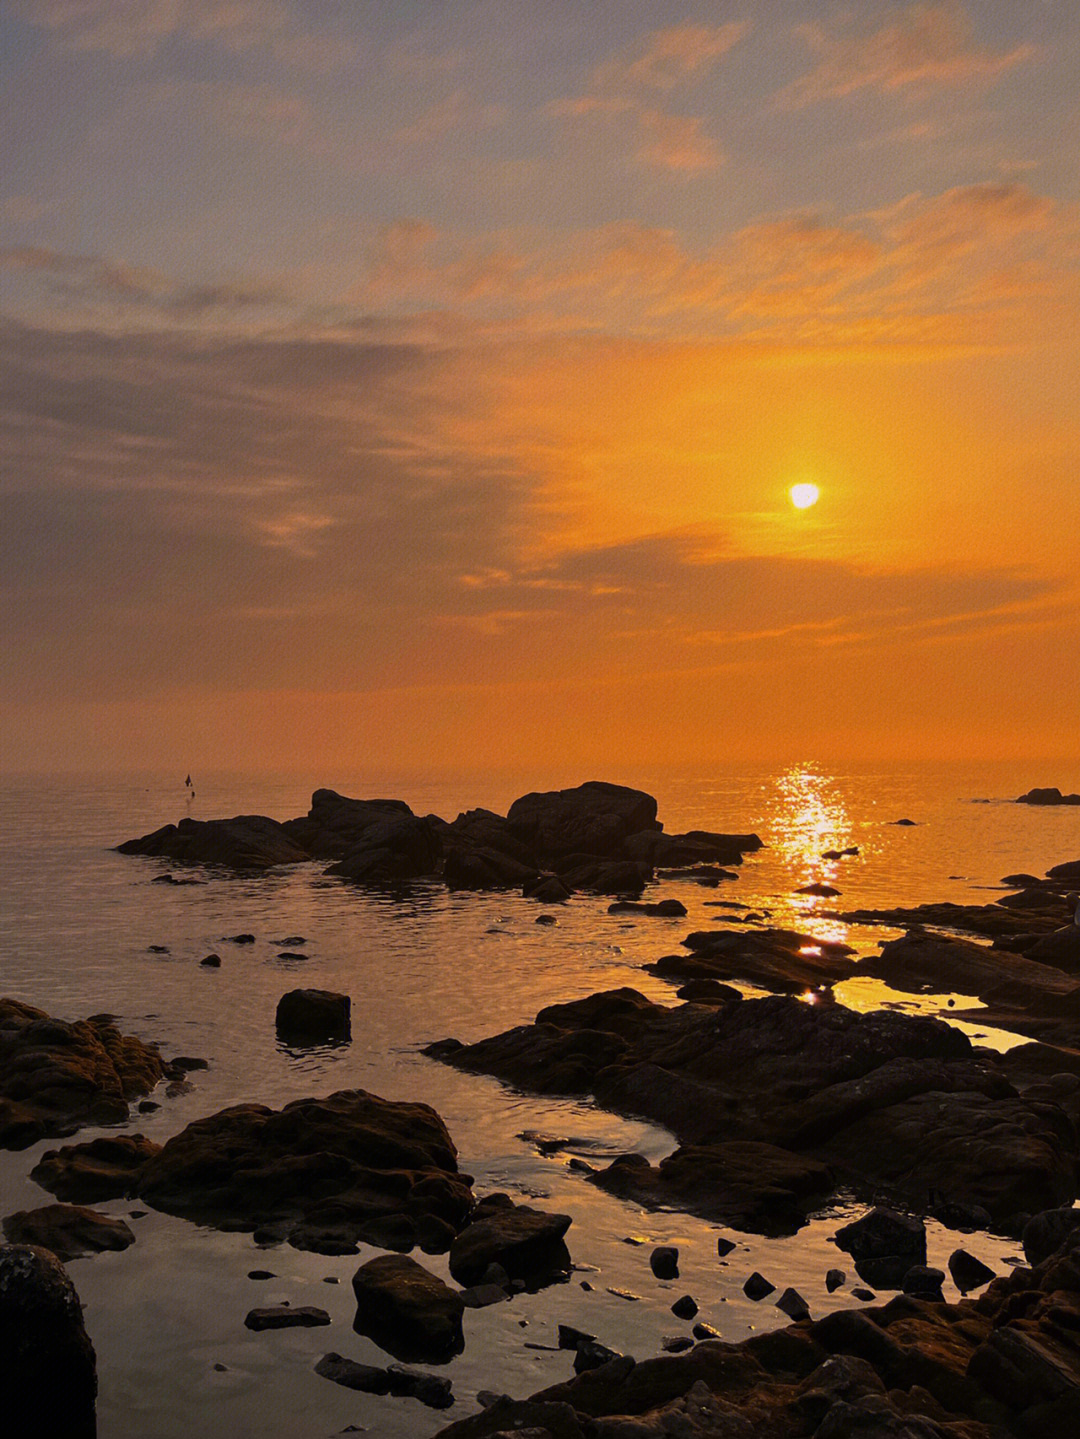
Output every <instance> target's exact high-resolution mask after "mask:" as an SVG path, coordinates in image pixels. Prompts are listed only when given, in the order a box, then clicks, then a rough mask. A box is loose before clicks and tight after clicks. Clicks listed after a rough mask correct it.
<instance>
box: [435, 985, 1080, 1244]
mask: <svg viewBox="0 0 1080 1439" xmlns="http://www.w3.org/2000/svg"><path fill="white" fill-rule="evenodd" d="M428 1053H429V1054H431V1055H433V1056H434V1057H436V1058H440V1059H443V1060H445V1061H446V1062H447V1063H450V1064H454V1065H456V1066H458V1067H460V1068H462V1069H471V1070H476V1071H478V1072H483V1073H489V1074H494V1075H496V1076H497V1077H499V1078H501V1079H503V1080H506V1081H509V1082H510V1083H512V1084H515V1085H518V1086H520V1087H522V1088H531V1089H535V1090H538V1091H540V1092H542V1093H565V1094H592V1095H593V1096H594V1097H595V1098H596V1100H597V1102H598V1103H600V1104H601V1105H602V1106H604V1107H607V1108H611V1109H614V1110H617V1111H618V1112H620V1113H625V1114H634V1115H643V1116H645V1117H647V1118H650V1119H653V1120H655V1121H656V1122H658V1123H661V1124H663V1125H666V1126H667V1127H668V1128H669V1129H671V1130H673V1131H674V1133H675V1134H676V1136H677V1137H678V1138H679V1139H680V1140H681V1141H682V1151H679V1152H677V1153H676V1154H675V1155H672V1156H670V1157H669V1159H668V1160H667V1161H664V1164H666V1165H667V1171H666V1173H667V1175H668V1176H669V1177H667V1178H665V1172H664V1166H663V1165H661V1166H660V1167H659V1169H658V1170H657V1171H653V1170H652V1168H651V1166H648V1165H646V1164H645V1163H644V1162H640V1161H635V1160H633V1159H631V1160H630V1161H627V1160H626V1159H623V1160H622V1161H620V1162H618V1163H617V1164H616V1165H615V1166H613V1168H614V1170H615V1172H614V1174H613V1173H612V1170H611V1169H609V1170H607V1171H603V1173H602V1175H601V1176H597V1177H596V1179H595V1181H594V1182H606V1183H607V1184H608V1185H609V1186H610V1187H612V1188H615V1189H616V1192H623V1193H624V1194H627V1195H628V1196H631V1197H635V1198H637V1199H639V1200H640V1201H641V1202H655V1199H656V1198H657V1197H658V1196H659V1195H660V1194H664V1193H667V1194H673V1193H675V1192H676V1191H675V1187H674V1186H675V1181H676V1180H678V1190H679V1191H681V1193H680V1197H679V1199H678V1200H677V1201H676V1202H678V1203H679V1204H680V1205H685V1207H687V1208H690V1209H693V1210H695V1212H705V1213H707V1214H708V1217H710V1218H714V1219H718V1220H720V1221H722V1222H725V1223H733V1224H734V1223H736V1222H738V1223H740V1224H744V1225H746V1227H748V1228H755V1227H756V1228H758V1229H759V1230H760V1231H762V1232H770V1230H771V1228H772V1225H773V1222H774V1216H775V1214H776V1211H777V1206H778V1205H780V1206H781V1207H782V1209H783V1210H785V1211H786V1212H785V1219H784V1222H785V1226H786V1227H788V1228H790V1227H791V1226H792V1225H797V1224H798V1223H799V1222H801V1220H802V1219H803V1218H805V1216H806V1214H807V1213H808V1212H809V1211H810V1209H811V1208H812V1207H814V1206H815V1205H816V1204H819V1203H820V1201H821V1200H822V1198H823V1197H824V1192H825V1191H827V1190H828V1188H829V1187H830V1185H831V1186H835V1185H836V1184H837V1183H847V1184H850V1185H851V1186H852V1187H854V1188H855V1189H856V1191H861V1192H867V1193H874V1192H880V1193H882V1194H885V1195H889V1194H891V1195H892V1196H893V1198H894V1199H895V1200H899V1201H901V1202H903V1203H910V1204H914V1205H916V1206H918V1207H922V1208H926V1207H928V1206H929V1205H930V1203H931V1199H932V1197H933V1198H934V1200H935V1201H936V1202H937V1203H938V1207H939V1210H940V1212H941V1213H942V1214H943V1215H947V1214H948V1213H949V1212H950V1209H951V1210H952V1211H953V1212H955V1213H956V1214H958V1215H960V1214H963V1213H968V1212H970V1211H971V1210H972V1208H974V1207H978V1208H979V1209H980V1210H984V1211H986V1213H987V1214H988V1215H989V1216H990V1217H991V1219H992V1220H993V1221H994V1222H995V1223H998V1224H1004V1225H1006V1226H1007V1225H1009V1224H1010V1223H1012V1224H1013V1225H1014V1227H1015V1224H1016V1223H1018V1222H1019V1220H1018V1219H1017V1216H1020V1215H1022V1214H1024V1213H1031V1212H1033V1211H1034V1210H1037V1209H1042V1208H1046V1207H1047V1206H1048V1205H1057V1204H1062V1203H1066V1202H1069V1201H1071V1199H1072V1198H1074V1197H1075V1194H1076V1188H1077V1173H1076V1152H1077V1140H1076V1132H1075V1129H1074V1127H1073V1123H1072V1121H1071V1119H1070V1118H1069V1116H1068V1115H1067V1114H1066V1113H1065V1111H1064V1110H1063V1109H1062V1108H1061V1107H1060V1106H1059V1105H1057V1104H1054V1103H1047V1102H1045V1101H1041V1100H1029V1099H1027V1098H1025V1097H1023V1096H1021V1095H1020V1094H1018V1092H1017V1091H1016V1089H1015V1088H1014V1087H1013V1086H1012V1085H1011V1084H1010V1083H1009V1081H1008V1080H1007V1079H1006V1078H1005V1076H1004V1075H1003V1074H1002V1073H1001V1072H1000V1071H998V1070H997V1068H996V1067H995V1065H994V1064H993V1062H992V1061H990V1060H984V1059H982V1058H980V1057H979V1056H977V1055H976V1053H975V1051H974V1050H973V1048H972V1045H971V1042H970V1041H969V1040H968V1038H967V1037H966V1036H965V1035H964V1034H962V1033H960V1032H959V1031H958V1030H956V1029H953V1028H951V1027H950V1026H948V1025H946V1024H944V1023H942V1022H941V1021H939V1020H934V1019H927V1018H922V1017H913V1016H908V1015H901V1014H897V1013H895V1012H891V1011H876V1012H871V1013H868V1014H857V1013H855V1012H853V1011H851V1010H848V1009H845V1008H843V1007H842V1006H840V1005H837V1004H833V1005H809V1004H804V1003H801V1002H799V1001H797V1000H794V999H790V998H785V997H781V996H774V997H770V998H766V999H756V1000H739V1001H736V1002H727V1003H724V1002H721V1003H718V1004H716V1005H710V1006H708V1007H706V1006H703V1005H695V1004H685V1005H682V1006H679V1007H676V1008H665V1007H663V1006H660V1005H655V1004H652V1003H651V1002H650V1001H649V1000H647V999H646V998H645V997H644V995H642V994H640V993H638V992H637V991H636V990H632V989H621V990H613V991H608V992H606V993H601V994H595V995H591V996H589V997H588V998H586V999H583V1000H577V1001H572V1002H570V1003H567V1004H562V1005H549V1006H548V1007H547V1008H546V1009H544V1010H541V1011H540V1013H539V1014H538V1015H537V1018H536V1022H535V1023H534V1024H532V1025H522V1026H519V1027H517V1028H515V1029H512V1030H508V1031H506V1032H505V1033H503V1034H500V1035H495V1036H493V1037H492V1038H490V1039H486V1040H481V1041H479V1042H478V1043H477V1044H473V1045H468V1046H463V1045H458V1044H456V1043H454V1042H441V1043H439V1044H436V1045H433V1046H431V1047H429V1050H428ZM736 1142H738V1143H742V1144H750V1145H764V1146H772V1151H782V1153H776V1152H770V1151H769V1150H768V1149H764V1150H762V1151H759V1152H758V1153H757V1156H756V1159H757V1163H755V1155H754V1153H753V1152H752V1151H750V1152H746V1151H744V1152H743V1156H744V1162H743V1164H742V1167H741V1169H739V1170H736V1167H735V1161H736V1160H737V1159H739V1158H740V1151H738V1150H729V1151H728V1156H729V1159H730V1164H729V1165H725V1150H724V1147H725V1146H730V1145H732V1144H734V1143H736ZM695 1171H696V1173H695ZM725 1172H728V1173H732V1174H734V1173H736V1172H737V1173H738V1175H739V1180H740V1184H739V1186H738V1188H737V1190H733V1192H731V1193H727V1194H725V1192H724V1189H723V1187H722V1184H723V1176H724V1175H725ZM605 1175H610V1176H611V1177H610V1178H607V1179H606V1180H605V1178H604V1176H605ZM706 1175H709V1176H710V1177H709V1178H706ZM710 1181H711V1182H710ZM774 1181H777V1182H774ZM669 1185H671V1186H672V1187H671V1188H668V1187H667V1186H669ZM946 1222H947V1221H946Z"/></svg>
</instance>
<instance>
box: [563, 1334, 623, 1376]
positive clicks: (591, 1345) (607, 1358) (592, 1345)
mask: <svg viewBox="0 0 1080 1439" xmlns="http://www.w3.org/2000/svg"><path fill="white" fill-rule="evenodd" d="M621 1358H622V1355H621V1354H620V1353H619V1351H618V1350H617V1349H609V1348H608V1346H607V1345H606V1344H600V1343H598V1342H597V1341H596V1340H595V1339H584V1340H582V1342H581V1343H580V1344H579V1345H578V1346H577V1353H576V1354H575V1355H574V1373H575V1374H583V1373H585V1371H586V1370H588V1369H599V1368H600V1367H601V1366H602V1365H604V1364H610V1363H611V1361H612V1360H613V1359H621Z"/></svg>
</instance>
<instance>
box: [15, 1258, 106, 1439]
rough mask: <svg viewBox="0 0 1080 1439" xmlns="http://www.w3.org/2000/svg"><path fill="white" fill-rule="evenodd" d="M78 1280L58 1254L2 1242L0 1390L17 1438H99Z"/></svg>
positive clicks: (91, 1350)
mask: <svg viewBox="0 0 1080 1439" xmlns="http://www.w3.org/2000/svg"><path fill="white" fill-rule="evenodd" d="M95 1365H96V1361H95V1356H94V1346H93V1345H92V1344H91V1343H90V1339H89V1337H88V1335H87V1333H86V1328H85V1326H84V1324H83V1317H82V1306H81V1305H80V1303H79V1296H78V1294H76V1292H75V1286H74V1285H73V1284H72V1282H71V1280H70V1279H69V1278H68V1276H67V1273H66V1272H65V1270H64V1268H63V1266H62V1265H61V1264H60V1262H59V1260H58V1259H57V1258H56V1257H55V1255H53V1254H50V1253H49V1251H48V1250H46V1249H39V1248H34V1247H32V1246H29V1245H21V1244H20V1245H15V1244H12V1245H3V1246H0V1394H2V1395H3V1396H4V1398H3V1417H4V1425H5V1428H6V1430H7V1432H8V1433H10V1434H12V1435H16V1434H17V1435H18V1436H19V1439H59V1436H61V1435H62V1436H63V1439H94V1436H95V1434H96V1433H97V1423H96V1419H95V1415H94V1406H95V1402H96V1399H97V1374H96V1369H95Z"/></svg>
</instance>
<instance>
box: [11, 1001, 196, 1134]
mask: <svg viewBox="0 0 1080 1439" xmlns="http://www.w3.org/2000/svg"><path fill="white" fill-rule="evenodd" d="M166 1075H168V1077H170V1078H174V1077H175V1078H181V1077H182V1075H181V1074H180V1073H179V1071H177V1072H176V1073H175V1075H174V1074H172V1073H170V1072H169V1067H168V1065H167V1064H166V1062H165V1061H164V1060H163V1059H162V1057H161V1055H160V1054H159V1053H158V1051H157V1049H156V1048H155V1047H154V1046H153V1045H150V1044H146V1043H144V1042H143V1041H142V1040H141V1039H136V1038H135V1036H134V1035H130V1034H121V1033H120V1030H119V1029H118V1028H117V1027H116V1025H115V1024H114V1023H113V1022H112V1019H111V1018H110V1017H109V1016H108V1015H95V1016H93V1017H92V1018H91V1019H83V1020H77V1021H76V1022H75V1023H73V1024H69V1023H67V1022H66V1021H65V1020H61V1019H54V1018H52V1016H50V1015H48V1014H46V1013H45V1011H44V1010H41V1009H35V1008H34V1007H33V1006H32V1005H29V1004H23V1003H22V1002H21V1001H20V1000H17V999H0V1148H3V1149H25V1148H26V1147H27V1146H28V1145H30V1144H34V1143H35V1142H36V1141H37V1140H39V1139H48V1138H53V1137H59V1136H62V1135H67V1134H73V1133H74V1132H75V1131H76V1130H77V1129H79V1128H80V1127H82V1126H83V1125H86V1124H120V1123H123V1122H124V1121H125V1120H126V1119H127V1118H128V1115H129V1112H130V1105H131V1102H132V1100H135V1099H138V1098H139V1097H140V1096H141V1095H144V1094H149V1093H150V1091H151V1090H152V1089H153V1088H154V1086H155V1085H156V1084H157V1083H158V1081H159V1080H161V1079H163V1078H165V1077H166Z"/></svg>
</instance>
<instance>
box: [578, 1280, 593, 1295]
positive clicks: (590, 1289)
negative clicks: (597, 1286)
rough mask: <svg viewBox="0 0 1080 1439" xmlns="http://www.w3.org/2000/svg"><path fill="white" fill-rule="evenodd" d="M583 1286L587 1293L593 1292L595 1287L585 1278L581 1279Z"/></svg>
mask: <svg viewBox="0 0 1080 1439" xmlns="http://www.w3.org/2000/svg"><path fill="white" fill-rule="evenodd" d="M581 1287H582V1289H584V1290H585V1292H586V1293H587V1294H591V1293H592V1292H593V1287H592V1285H591V1284H590V1283H589V1281H588V1280H587V1279H583V1280H582V1281H581Z"/></svg>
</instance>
